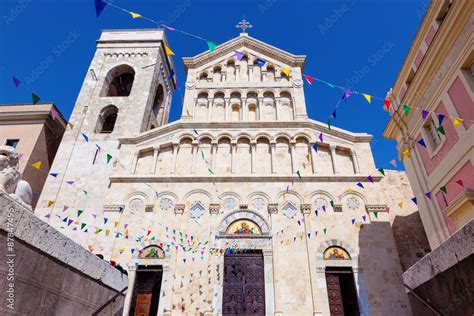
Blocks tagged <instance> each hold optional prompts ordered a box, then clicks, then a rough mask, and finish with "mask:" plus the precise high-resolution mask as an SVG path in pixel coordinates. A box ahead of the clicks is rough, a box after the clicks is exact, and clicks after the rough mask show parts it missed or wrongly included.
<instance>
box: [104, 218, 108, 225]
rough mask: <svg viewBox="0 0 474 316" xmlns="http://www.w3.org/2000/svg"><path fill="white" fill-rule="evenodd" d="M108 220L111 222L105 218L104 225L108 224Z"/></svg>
mask: <svg viewBox="0 0 474 316" xmlns="http://www.w3.org/2000/svg"><path fill="white" fill-rule="evenodd" d="M108 220H109V219H108V218H106V217H104V225H105V224H107V221H108Z"/></svg>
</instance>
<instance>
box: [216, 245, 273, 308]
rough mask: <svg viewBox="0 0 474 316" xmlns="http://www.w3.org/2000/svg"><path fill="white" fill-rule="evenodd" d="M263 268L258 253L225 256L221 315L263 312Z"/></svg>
mask: <svg viewBox="0 0 474 316" xmlns="http://www.w3.org/2000/svg"><path fill="white" fill-rule="evenodd" d="M263 267H264V266H263V255H262V254H261V253H254V254H234V255H226V256H225V257H224V297H223V306H222V313H223V315H225V316H234V315H235V316H237V315H239V316H240V315H242V316H244V315H251V316H260V315H265V280H264V268H263Z"/></svg>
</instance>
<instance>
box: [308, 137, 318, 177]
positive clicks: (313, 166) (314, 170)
mask: <svg viewBox="0 0 474 316" xmlns="http://www.w3.org/2000/svg"><path fill="white" fill-rule="evenodd" d="M308 146H309V152H310V155H311V167H312V168H313V174H315V173H318V172H317V170H316V155H317V153H316V151H315V150H314V149H313V148H312V147H313V146H312V145H311V143H310V144H309V145H308Z"/></svg>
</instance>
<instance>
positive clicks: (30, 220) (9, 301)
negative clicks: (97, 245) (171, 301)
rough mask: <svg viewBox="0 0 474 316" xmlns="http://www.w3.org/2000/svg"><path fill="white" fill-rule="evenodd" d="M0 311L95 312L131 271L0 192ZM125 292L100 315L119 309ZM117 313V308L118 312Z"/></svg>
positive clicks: (16, 313)
mask: <svg viewBox="0 0 474 316" xmlns="http://www.w3.org/2000/svg"><path fill="white" fill-rule="evenodd" d="M0 253H2V254H4V256H3V258H2V261H1V264H0V280H1V281H0V301H1V306H0V314H2V315H48V316H49V315H91V314H92V313H94V312H95V311H96V310H97V309H98V308H99V307H100V306H102V305H103V304H104V303H105V302H107V301H108V300H109V298H111V297H113V296H114V295H115V294H116V293H117V292H119V291H121V290H122V289H123V288H125V287H126V286H127V277H126V275H123V274H122V273H121V272H120V271H118V270H117V269H115V268H113V267H112V266H111V265H110V264H108V263H107V262H105V261H103V260H101V259H100V258H98V257H97V256H95V255H93V254H91V253H89V252H88V251H87V250H85V249H84V248H82V247H81V246H79V245H78V244H76V243H74V242H73V241H72V240H70V239H68V238H67V237H65V236H64V235H62V234H61V233H59V232H58V231H57V230H55V229H54V228H53V227H51V226H49V225H48V224H46V223H44V222H42V221H41V220H39V219H38V218H36V216H35V215H34V214H33V213H31V211H30V210H28V209H27V208H25V207H24V206H23V205H21V204H19V203H18V202H16V201H15V200H13V199H12V198H11V197H10V196H7V195H5V194H4V193H0ZM121 306H123V296H121V297H119V298H118V299H117V300H116V301H115V303H113V304H111V305H109V307H108V308H106V309H105V310H104V311H103V312H102V313H101V314H100V315H118V314H121V311H120V310H121ZM117 313H118V314H117Z"/></svg>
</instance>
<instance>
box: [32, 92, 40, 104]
mask: <svg viewBox="0 0 474 316" xmlns="http://www.w3.org/2000/svg"><path fill="white" fill-rule="evenodd" d="M31 99H32V100H33V104H36V103H38V102H39V100H40V97H39V96H37V95H36V94H34V93H32V94H31Z"/></svg>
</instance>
